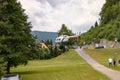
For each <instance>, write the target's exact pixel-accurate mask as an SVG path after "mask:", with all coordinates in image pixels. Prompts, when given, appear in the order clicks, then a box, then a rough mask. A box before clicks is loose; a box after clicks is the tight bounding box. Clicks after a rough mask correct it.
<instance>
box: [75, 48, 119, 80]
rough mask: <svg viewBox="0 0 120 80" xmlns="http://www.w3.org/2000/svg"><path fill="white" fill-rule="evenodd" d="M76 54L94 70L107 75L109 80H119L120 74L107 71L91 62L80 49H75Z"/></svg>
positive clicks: (110, 70)
mask: <svg viewBox="0 0 120 80" xmlns="http://www.w3.org/2000/svg"><path fill="white" fill-rule="evenodd" d="M76 52H77V53H78V54H79V55H80V56H81V57H82V58H83V59H84V60H86V61H87V62H88V64H90V65H91V66H92V67H93V68H94V69H95V70H97V71H99V72H101V73H103V74H105V75H107V76H108V77H109V78H111V80H120V72H119V71H115V70H112V69H109V68H107V67H105V66H103V65H101V64H99V63H98V62H96V61H95V60H93V59H92V58H91V57H90V56H89V55H87V54H86V53H85V52H84V51H83V50H82V49H76Z"/></svg>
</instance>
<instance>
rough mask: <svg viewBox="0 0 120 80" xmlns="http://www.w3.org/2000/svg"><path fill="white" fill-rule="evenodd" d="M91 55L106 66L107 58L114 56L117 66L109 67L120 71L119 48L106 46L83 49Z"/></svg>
mask: <svg viewBox="0 0 120 80" xmlns="http://www.w3.org/2000/svg"><path fill="white" fill-rule="evenodd" d="M85 51H86V52H87V53H88V54H89V55H90V56H91V57H93V58H94V59H95V60H96V61H98V62H99V63H100V64H103V65H105V66H107V67H109V65H108V59H109V58H110V57H111V58H116V59H117V66H116V67H114V66H112V67H110V68H112V69H114V70H118V71H120V64H118V60H119V59H120V48H108V49H87V50H85Z"/></svg>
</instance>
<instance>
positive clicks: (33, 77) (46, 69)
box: [12, 51, 110, 80]
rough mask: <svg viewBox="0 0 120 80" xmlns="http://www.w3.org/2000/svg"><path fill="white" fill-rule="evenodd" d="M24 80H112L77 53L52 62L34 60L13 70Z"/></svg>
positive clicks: (69, 53) (62, 56) (70, 52)
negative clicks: (94, 68)
mask: <svg viewBox="0 0 120 80" xmlns="http://www.w3.org/2000/svg"><path fill="white" fill-rule="evenodd" d="M12 72H13V73H19V74H20V75H21V76H22V78H23V80H110V79H108V78H107V77H106V76H104V75H102V74H101V73H99V72H97V71H95V70H93V69H92V68H91V67H90V66H89V65H88V64H87V63H86V62H85V61H84V60H83V59H81V58H80V57H79V56H78V55H77V54H75V51H69V52H68V53H65V54H62V55H61V56H59V57H57V58H54V59H51V60H33V61H30V62H29V64H28V65H26V66H18V67H17V68H12Z"/></svg>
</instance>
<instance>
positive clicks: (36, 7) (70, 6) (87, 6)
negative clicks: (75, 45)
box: [19, 0, 105, 32]
mask: <svg viewBox="0 0 120 80" xmlns="http://www.w3.org/2000/svg"><path fill="white" fill-rule="evenodd" d="M19 1H20V2H21V4H22V6H23V8H24V9H26V11H25V13H26V14H27V15H28V16H29V19H28V20H29V21H30V22H32V25H33V28H32V30H39V31H54V32H57V31H58V30H59V29H60V28H61V25H62V24H66V25H67V26H68V28H69V29H71V30H72V31H73V32H79V31H82V32H84V31H87V30H88V29H89V28H90V26H92V25H93V24H94V23H95V21H97V20H98V19H99V12H100V11H101V8H102V6H103V4H104V3H105V0H19Z"/></svg>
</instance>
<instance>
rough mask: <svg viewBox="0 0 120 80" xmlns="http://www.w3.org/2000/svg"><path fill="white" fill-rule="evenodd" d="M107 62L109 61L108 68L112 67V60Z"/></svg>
mask: <svg viewBox="0 0 120 80" xmlns="http://www.w3.org/2000/svg"><path fill="white" fill-rule="evenodd" d="M108 61H109V67H110V66H112V58H109V59H108Z"/></svg>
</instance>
